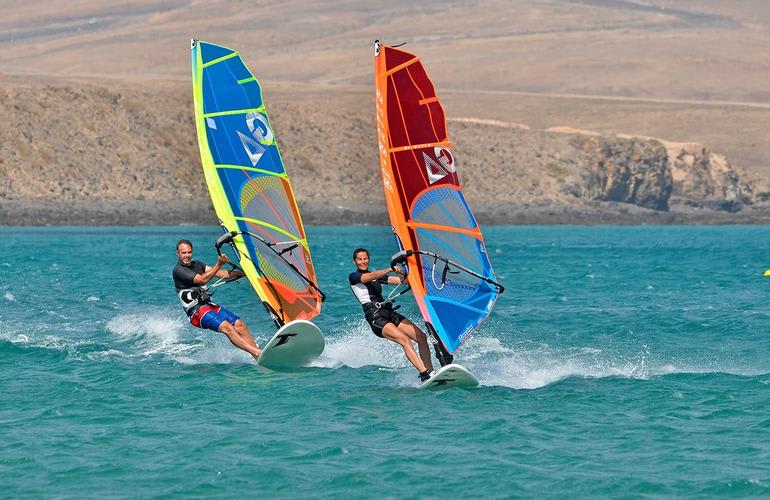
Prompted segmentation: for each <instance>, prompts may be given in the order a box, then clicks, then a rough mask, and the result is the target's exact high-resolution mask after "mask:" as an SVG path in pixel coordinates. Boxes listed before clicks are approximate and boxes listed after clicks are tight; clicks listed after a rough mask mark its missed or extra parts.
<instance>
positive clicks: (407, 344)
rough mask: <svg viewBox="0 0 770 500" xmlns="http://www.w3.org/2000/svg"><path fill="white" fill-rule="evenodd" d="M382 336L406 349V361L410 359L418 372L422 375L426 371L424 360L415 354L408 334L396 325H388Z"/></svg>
mask: <svg viewBox="0 0 770 500" xmlns="http://www.w3.org/2000/svg"><path fill="white" fill-rule="evenodd" d="M382 336H383V337H385V338H386V339H388V340H390V341H391V342H395V343H396V344H398V345H400V346H401V347H402V348H403V349H404V354H406V359H408V360H409V362H410V363H412V364H413V365H414V367H415V368H417V371H418V372H420V373H422V372H424V371H425V370H426V368H425V365H424V364H423V362H422V360H421V359H420V357H419V356H417V353H416V352H414V346H413V345H412V339H410V338H409V336H408V335H407V334H406V333H404V332H403V331H401V330H399V329H398V327H397V326H396V325H394V324H393V323H388V324H387V325H385V328H383V329H382Z"/></svg>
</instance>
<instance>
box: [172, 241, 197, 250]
mask: <svg viewBox="0 0 770 500" xmlns="http://www.w3.org/2000/svg"><path fill="white" fill-rule="evenodd" d="M179 245H190V250H192V247H193V246H192V242H191V241H190V240H179V241H177V242H176V251H177V252H178V251H179Z"/></svg>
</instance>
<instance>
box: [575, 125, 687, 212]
mask: <svg viewBox="0 0 770 500" xmlns="http://www.w3.org/2000/svg"><path fill="white" fill-rule="evenodd" d="M592 140H593V141H596V142H599V144H598V145H597V148H596V156H597V160H596V167H595V168H593V169H589V170H588V171H587V172H586V175H585V177H586V184H587V186H586V189H587V192H588V194H589V196H590V197H591V199H594V200H600V201H618V202H622V203H631V204H633V205H638V206H640V207H643V208H649V209H652V210H663V211H665V210H668V199H669V196H671V191H672V189H673V185H672V176H671V169H670V167H669V162H668V155H667V154H666V150H665V148H664V147H663V145H662V144H660V143H657V142H655V141H643V140H639V139H622V138H617V137H616V138H609V139H606V138H604V139H599V140H597V139H592Z"/></svg>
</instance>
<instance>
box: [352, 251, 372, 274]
mask: <svg viewBox="0 0 770 500" xmlns="http://www.w3.org/2000/svg"><path fill="white" fill-rule="evenodd" d="M353 262H354V263H355V265H356V267H357V268H358V270H359V271H366V270H367V269H369V254H368V253H366V252H358V253H357V254H356V256H355V258H354V259H353Z"/></svg>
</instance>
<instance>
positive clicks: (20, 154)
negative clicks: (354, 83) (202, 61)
mask: <svg viewBox="0 0 770 500" xmlns="http://www.w3.org/2000/svg"><path fill="white" fill-rule="evenodd" d="M6 83H7V84H6V85H4V86H0V116H3V121H2V123H1V124H0V207H5V208H0V212H3V210H5V211H6V212H7V210H8V207H9V206H10V205H11V204H12V203H26V204H27V205H25V206H34V204H35V203H38V204H41V206H43V205H44V206H46V207H48V208H46V209H45V210H47V211H48V212H53V211H56V210H57V208H56V207H57V206H65V207H67V206H73V207H74V206H77V207H79V208H78V209H77V210H72V214H71V215H69V217H70V218H69V219H68V218H67V216H68V214H67V213H64V212H67V210H63V211H62V210H61V209H59V210H60V211H62V213H61V214H59V215H60V216H59V218H58V219H56V218H53V219H50V220H49V219H46V221H44V222H41V223H78V221H79V220H80V219H78V217H82V214H84V213H87V212H89V210H90V211H96V212H98V215H99V216H98V217H97V218H94V217H91V218H89V219H87V220H94V221H96V220H98V221H99V223H109V220H110V219H109V214H108V213H106V212H107V211H109V210H110V207H111V206H114V207H116V208H115V210H116V213H120V214H124V215H125V217H124V216H122V215H121V217H119V220H120V221H123V223H130V222H126V221H133V220H134V219H137V220H136V222H135V223H141V222H147V223H159V222H167V223H176V221H175V220H166V219H162V218H157V219H153V218H152V217H150V215H152V213H153V210H155V211H159V210H161V208H159V207H162V210H164V211H166V212H167V213H171V212H174V210H175V207H176V205H179V207H177V211H176V213H181V214H184V213H192V212H191V210H192V211H195V213H197V214H201V213H203V214H205V213H209V212H211V210H210V207H209V200H208V192H207V190H206V187H205V185H204V180H203V176H202V174H201V170H200V159H199V153H198V147H197V143H196V140H195V128H194V124H193V119H192V102H191V95H190V91H189V88H188V86H186V85H183V84H181V83H173V82H172V83H167V84H162V85H161V84H159V85H158V86H157V87H156V88H154V89H152V91H147V90H141V89H134V88H128V87H116V86H112V87H108V86H99V85H92V84H89V85H76V84H73V83H66V84H50V83H49V84H28V83H23V84H14V83H8V82H6ZM372 109H373V104H372V103H371V96H370V95H368V94H367V95H363V94H360V95H351V94H344V93H340V94H339V95H329V94H327V93H319V94H314V95H310V96H309V95H308V94H306V93H304V94H303V93H301V92H299V93H292V92H289V91H287V92H283V93H280V92H278V93H274V94H272V95H271V96H270V100H269V104H268V111H269V112H270V116H271V122H272V125H273V128H274V129H275V132H276V137H277V138H278V141H279V145H280V147H281V153H282V157H283V159H284V163H285V165H286V168H287V171H288V172H289V175H290V176H291V178H292V180H293V184H294V189H295V193H296V195H297V198H298V201H299V203H300V205H301V206H303V205H304V206H309V207H313V211H314V213H313V214H311V217H310V219H311V220H313V221H314V223H319V222H329V223H348V222H355V220H353V219H355V217H353V218H351V214H355V213H358V212H359V211H361V210H366V211H370V212H371V213H372V214H375V216H373V217H372V218H370V219H369V222H377V221H382V222H384V221H386V220H387V219H386V217H384V214H385V203H384V198H383V194H382V185H381V181H380V176H379V169H378V168H377V155H376V146H375V138H374V123H373V118H372ZM448 128H449V134H450V137H451V138H452V141H453V143H454V148H455V153H456V159H457V160H458V173H459V175H460V179H461V182H462V184H463V187H464V190H465V193H466V196H467V198H468V201H469V203H470V204H471V206H473V207H474V211H476V212H477V213H479V212H481V211H483V210H485V209H484V208H482V207H489V212H490V213H493V214H496V215H494V216H493V217H492V218H490V219H488V220H494V221H496V222H501V223H506V222H511V221H516V220H519V219H516V218H512V217H510V216H509V214H510V212H511V211H512V210H521V211H525V212H526V211H533V212H538V211H540V212H538V213H541V212H542V211H543V210H545V211H547V212H548V214H550V215H549V218H547V219H544V220H547V221H549V222H553V221H556V222H558V221H559V219H558V217H559V213H564V212H563V211H562V212H560V210H562V209H559V208H558V207H562V208H564V207H566V209H565V210H568V211H569V210H571V211H573V212H572V213H574V211H575V210H578V211H579V210H583V209H586V210H589V209H590V214H589V216H587V218H585V219H574V218H573V219H570V220H573V221H574V220H577V221H581V222H589V223H590V222H591V220H593V219H592V218H591V217H594V216H595V215H596V214H605V213H609V214H611V213H613V212H618V211H619V210H620V211H621V212H622V211H626V210H625V209H623V208H622V207H636V208H634V210H636V209H637V208H638V209H639V210H646V211H651V212H655V213H664V214H665V213H667V211H677V210H679V211H681V210H690V209H699V210H700V209H702V210H705V211H711V212H713V213H717V212H719V213H724V214H730V213H736V212H740V211H741V210H744V209H745V207H746V206H747V205H751V204H754V203H756V202H757V201H760V202H764V201H766V200H767V199H768V197H769V196H768V189H767V187H766V185H765V182H764V181H763V180H760V179H755V178H751V177H750V176H748V175H747V174H746V173H745V172H744V171H742V170H740V169H737V168H734V167H733V166H731V165H730V162H729V161H728V160H727V159H726V158H725V157H724V156H722V155H720V154H717V153H715V152H712V151H710V150H709V148H708V147H706V146H703V145H698V144H680V143H671V142H665V141H661V140H658V139H654V138H649V137H625V136H601V135H599V134H596V133H593V132H589V131H581V130H573V129H567V128H558V129H556V128H555V129H549V130H533V129H530V128H529V127H527V126H526V125H523V124H512V123H504V122H499V121H493V120H480V119H475V118H457V117H454V118H453V117H450V118H449V120H448ZM29 204H32V205H29ZM57 204H59V205H57ZM62 204H63V205H62ZM185 204H186V205H185ZM182 205H185V207H188V206H189V207H192V209H188V208H185V207H182ZM89 207H91V208H89ZM121 207H122V208H121ZM477 207H479V208H478V209H477ZM499 207H506V208H505V209H504V210H503V209H500V208H499ZM544 207H545V208H544ZM547 207H557V209H556V210H551V209H549V208H547ZM619 207H620V208H619ZM335 210H337V211H336V212H334V211H335ZM315 212H317V213H315ZM326 212H328V213H330V214H332V215H329V216H328V217H326V218H324V216H323V214H324V213H326ZM132 213H133V214H140V215H135V216H132V215H131V214H132ZM586 213H588V212H586ZM634 213H637V212H634ZM126 214H127V215H126ZM141 214H144V215H141ZM340 214H345V215H344V216H342V215H340ZM0 215H3V213H0ZM316 215H317V217H316ZM30 217H32V218H34V215H32V216H30ZM132 217H134V218H133V219H132ZM142 217H144V219H142ZM482 217H483V216H482ZM70 219H71V220H70ZM151 219H152V220H151ZM199 219H200V217H199V216H195V217H193V219H190V220H184V221H185V222H191V221H192V222H194V221H198V220H199ZM212 219H213V216H212ZM338 219H339V220H338ZM3 220H4V221H7V220H8V218H7V217H6V218H5V219H3ZM521 220H532V221H536V220H538V219H537V218H535V219H521ZM601 220H605V219H601ZM652 220H653V221H658V220H659V219H657V218H654V219H652ZM706 220H707V218H706ZM721 220H722V219H720V221H721ZM56 221H60V222H56ZM32 222H34V221H32ZM201 222H207V223H208V222H210V220H208V219H206V220H205V221H204V220H201ZM664 222H665V220H664ZM3 223H13V222H3Z"/></svg>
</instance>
